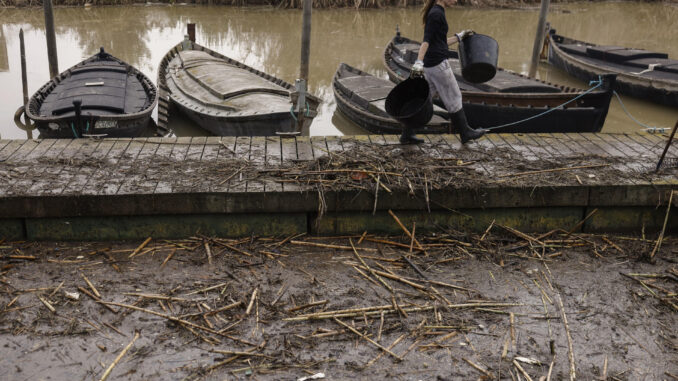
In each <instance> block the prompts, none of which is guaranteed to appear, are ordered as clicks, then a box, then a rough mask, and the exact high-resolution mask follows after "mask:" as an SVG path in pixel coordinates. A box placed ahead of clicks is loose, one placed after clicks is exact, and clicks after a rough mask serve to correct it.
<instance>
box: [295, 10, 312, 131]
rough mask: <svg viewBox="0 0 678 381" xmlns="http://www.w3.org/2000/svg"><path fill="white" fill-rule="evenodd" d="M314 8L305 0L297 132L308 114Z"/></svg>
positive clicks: (298, 84) (298, 85) (298, 87)
mask: <svg viewBox="0 0 678 381" xmlns="http://www.w3.org/2000/svg"><path fill="white" fill-rule="evenodd" d="M312 9H313V0H304V13H303V16H302V22H301V63H300V66H299V79H297V80H296V82H295V84H294V85H295V90H296V91H297V92H298V97H297V104H296V112H297V121H296V122H297V125H296V130H297V132H299V133H300V132H302V129H303V127H304V119H305V118H304V116H305V114H306V111H307V110H306V104H307V102H306V92H307V91H308V61H309V57H310V56H311V10H312Z"/></svg>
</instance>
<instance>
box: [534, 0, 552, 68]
mask: <svg viewBox="0 0 678 381" xmlns="http://www.w3.org/2000/svg"><path fill="white" fill-rule="evenodd" d="M550 3H551V1H550V0H541V10H540V11H539V22H538V23H537V35H536V36H535V37H534V46H533V47H532V61H530V73H529V75H530V77H532V78H534V77H535V76H536V75H537V66H538V65H539V53H540V52H541V49H542V47H543V46H544V34H545V33H546V29H545V28H546V16H547V15H548V13H549V4H550Z"/></svg>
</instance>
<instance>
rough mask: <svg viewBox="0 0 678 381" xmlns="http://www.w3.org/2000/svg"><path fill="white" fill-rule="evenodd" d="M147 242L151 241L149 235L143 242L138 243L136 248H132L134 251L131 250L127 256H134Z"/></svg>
mask: <svg viewBox="0 0 678 381" xmlns="http://www.w3.org/2000/svg"><path fill="white" fill-rule="evenodd" d="M149 242H151V237H148V238H146V240H145V241H144V242H142V243H141V245H139V246H138V247H137V248H136V249H134V251H133V252H132V254H130V255H129V258H132V257H134V256H135V255H137V254H139V252H140V251H141V250H142V249H143V248H144V247H146V245H148V243H149Z"/></svg>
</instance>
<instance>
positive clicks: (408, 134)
mask: <svg viewBox="0 0 678 381" xmlns="http://www.w3.org/2000/svg"><path fill="white" fill-rule="evenodd" d="M423 142H424V139H419V138H418V137H417V136H416V135H415V134H414V129H413V128H410V127H404V128H403V134H402V135H400V144H421V143H423Z"/></svg>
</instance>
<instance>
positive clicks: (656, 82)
mask: <svg viewBox="0 0 678 381" xmlns="http://www.w3.org/2000/svg"><path fill="white" fill-rule="evenodd" d="M547 36H548V37H547V44H548V62H549V63H550V64H551V65H553V66H555V67H558V68H560V69H562V70H565V71H566V72H567V73H568V74H570V75H572V76H574V77H577V78H579V79H582V80H584V81H588V80H591V79H593V78H597V77H598V76H599V75H602V74H607V73H613V74H616V75H617V82H616V84H615V87H614V89H615V90H617V91H618V92H619V93H621V94H625V95H628V96H631V97H635V98H640V99H644V100H647V101H650V102H654V103H659V104H662V105H666V106H673V107H676V106H678V60H674V59H670V58H669V56H668V54H666V53H658V52H651V51H648V50H644V49H635V48H624V47H621V46H607V45H595V44H592V43H589V42H584V41H579V40H575V39H572V38H568V37H564V36H561V35H559V34H557V33H556V30H555V29H552V28H549V30H548V33H547Z"/></svg>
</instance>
